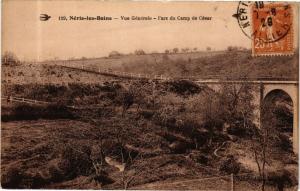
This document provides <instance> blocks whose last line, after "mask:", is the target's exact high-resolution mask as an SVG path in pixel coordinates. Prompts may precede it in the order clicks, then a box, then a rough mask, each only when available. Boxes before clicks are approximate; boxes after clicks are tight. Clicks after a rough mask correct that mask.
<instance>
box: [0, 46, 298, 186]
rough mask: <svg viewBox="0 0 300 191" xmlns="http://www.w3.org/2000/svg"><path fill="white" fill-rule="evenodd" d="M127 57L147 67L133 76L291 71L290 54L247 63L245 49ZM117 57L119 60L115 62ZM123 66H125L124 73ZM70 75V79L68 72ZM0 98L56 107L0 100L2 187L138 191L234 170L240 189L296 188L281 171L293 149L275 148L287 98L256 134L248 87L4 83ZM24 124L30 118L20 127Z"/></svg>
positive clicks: (286, 117) (286, 116)
mask: <svg viewBox="0 0 300 191" xmlns="http://www.w3.org/2000/svg"><path fill="white" fill-rule="evenodd" d="M195 51H196V50H195ZM173 52H175V51H174V50H173ZM132 56H133V58H135V59H136V58H139V59H141V60H143V62H137V61H134V62H136V63H134V62H133V61H132V62H128V63H127V64H128V66H129V65H130V66H132V67H131V69H132V70H133V71H139V70H143V71H146V72H149V73H151V72H154V71H157V72H160V73H161V74H164V73H167V74H170V75H171V74H172V75H174V76H176V75H182V74H184V75H194V74H197V75H199V76H201V75H202V74H205V72H208V71H210V70H212V69H213V70H214V71H216V72H220V73H221V74H222V75H223V74H224V73H226V72H227V73H228V74H232V76H233V77H237V76H238V75H239V77H241V76H240V74H241V73H243V72H245V73H248V75H249V76H250V77H260V76H262V75H263V74H264V73H263V72H262V73H260V72H261V69H262V68H263V67H268V66H265V65H264V64H261V63H265V64H266V65H268V64H274V65H276V66H278V68H280V71H279V69H278V70H277V68H274V70H272V71H271V74H272V75H273V74H282V75H285V76H290V74H293V71H289V70H290V69H286V68H287V67H283V66H284V65H286V63H285V61H286V62H288V63H291V65H292V66H293V67H297V64H295V63H294V62H295V61H296V60H297V59H296V58H295V57H289V58H285V59H282V58H281V57H280V58H276V59H273V58H264V57H260V58H252V57H251V55H250V52H249V51H236V50H234V51H229V52H226V53H224V52H221V53H220V54H217V55H213V56H212V57H207V56H205V57H193V55H192V54H191V55H188V56H186V57H184V56H182V57H174V56H178V55H175V54H172V53H168V54H163V55H143V54H142V55H139V56H136V55H132ZM163 56H167V57H163ZM118 59H125V56H121V57H120V58H113V59H111V60H114V61H115V60H118ZM154 59H155V62H154ZM228 59H229V60H228ZM281 59H282V60H281ZM107 60H109V61H111V60H110V58H107V59H106V61H107ZM189 60H190V61H189ZM86 62H89V60H86ZM127 64H124V65H122V67H123V68H124V69H126V65H127ZM138 64H139V67H138V66H137V65H138ZM236 65H239V66H241V68H240V70H239V71H237V73H238V74H234V72H233V71H232V68H233V67H234V66H236ZM248 65H249V66H248ZM242 66H245V68H243V67H242ZM152 67H153V68H152ZM60 69H61V68H60ZM14 70H17V67H16V68H14ZM262 71H263V70H262ZM267 71H270V70H267ZM18 72H21V71H18ZM18 72H16V71H15V74H18ZM22 72H23V74H24V76H26V75H27V73H26V72H25V71H22ZM44 72H45V73H43V74H45V75H46V76H47V77H49V76H54V75H55V76H60V75H61V73H59V70H56V69H55V67H54V66H53V67H52V68H51V67H47V68H44ZM60 72H61V71H60ZM69 74H72V78H74V79H75V77H74V76H75V74H74V73H69ZM62 75H63V74H62ZM203 76H204V75H203ZM292 76H293V75H292ZM294 76H297V75H296V74H295V75H294ZM18 77H21V75H20V76H18ZM58 78H59V77H58ZM60 79H63V76H60ZM2 91H3V92H5V94H6V95H14V96H16V97H25V98H29V99H36V100H41V101H49V102H54V103H55V104H53V105H49V106H32V105H28V104H21V105H20V104H15V103H6V102H5V101H3V103H2V113H1V115H2V121H5V120H6V121H9V122H5V123H3V124H2V126H3V131H2V132H3V137H2V140H3V141H4V142H5V143H6V142H9V144H8V145H9V146H8V147H6V148H5V152H3V154H4V155H2V166H1V184H2V186H3V187H4V188H61V189H63V188H77V189H78V188H85V189H86V188H93V189H99V188H101V189H135V188H137V187H138V186H140V187H139V188H143V186H145V185H146V184H154V183H156V184H160V185H161V186H163V185H164V182H161V181H168V180H169V181H173V182H176V181H181V180H184V179H193V178H197V179H199V178H206V177H209V176H218V175H230V174H232V173H233V174H235V176H236V177H242V176H241V174H244V173H246V174H248V175H249V176H248V177H247V179H242V178H240V179H238V180H239V181H237V182H236V184H240V183H241V184H242V183H245V184H247V186H248V187H249V189H251V188H257V184H258V183H259V184H261V185H262V186H261V187H262V189H264V188H265V190H267V188H274V187H277V188H278V189H281V188H286V187H292V186H295V185H297V181H295V177H294V174H295V173H294V172H293V171H292V170H291V169H288V168H285V165H287V164H289V165H292V164H295V163H296V164H297V161H296V160H295V156H293V154H292V153H291V152H290V151H289V149H286V148H290V145H283V144H281V143H286V142H287V141H286V139H285V137H286V136H283V134H284V133H282V131H286V132H289V131H290V130H289V128H287V127H290V126H291V122H292V118H291V115H292V114H291V111H290V108H291V107H290V103H289V102H290V101H289V100H288V99H284V100H285V101H281V102H280V103H277V104H273V105H275V106H276V107H275V108H273V110H272V112H265V113H271V114H272V115H273V116H269V117H270V118H269V119H266V121H268V122H269V124H265V127H266V128H264V129H261V130H260V129H258V128H257V127H256V126H255V124H254V123H253V120H254V116H253V110H254V109H255V107H256V106H255V105H253V99H254V98H253V96H252V91H256V90H255V89H254V88H253V87H252V86H250V85H249V84H247V83H245V84H241V85H236V84H227V85H225V86H224V87H222V88H220V89H219V90H218V91H215V90H212V89H210V88H209V87H208V86H206V85H199V84H197V83H194V82H192V81H190V80H187V79H173V80H170V81H157V80H130V79H129V80H127V79H122V80H120V79H118V78H102V81H101V82H97V83H95V82H94V83H76V82H73V83H67V84H60V85H57V84H56V85H55V84H53V83H52V84H44V85H43V84H37V83H24V84H6V83H4V84H2ZM283 97H284V96H283ZM272 101H274V100H273V99H272ZM269 104H270V103H269ZM271 105H272V104H271ZM70 106H76V108H77V109H74V108H73V109H71V107H70ZM268 108H270V107H268ZM274 116H275V117H274ZM266 117H267V116H266ZM29 119H30V120H33V121H30V122H26V121H25V120H29ZM40 119H43V120H40ZM45 119H47V120H45ZM274 119H280V121H277V120H275V121H274ZM17 120H22V121H17ZM274 126H276V127H278V128H276V129H274ZM24 129H26V130H25V131H24ZM275 130H276V131H275ZM270 131H272V132H276V133H272V134H270ZM12 132H13V133H12ZM270 135H272V136H270ZM273 135H276V136H273ZM283 137H284V138H283ZM282 140H285V141H282ZM273 151H274V152H273ZM275 151H276V152H275ZM276 153H280V154H281V155H282V156H284V159H285V160H284V161H283V160H282V158H283V157H282V156H280V157H278V156H276ZM12 159H13V160H12ZM249 164H250V165H249ZM253 166H254V168H251V167H253ZM273 166H274V168H271V167H273ZM256 167H257V168H256ZM224 181H225V180H224ZM214 183H215V180H214V182H212V183H210V185H214V186H215V184H214ZM202 185H204V186H206V185H205V183H203V184H201V185H200V186H202ZM197 186H199V182H198V184H197ZM154 188H155V187H154ZM158 188H160V187H158ZM186 188H187V187H186ZM197 188H199V187H197ZM203 189H208V186H207V187H204V188H203ZM223 189H224V188H223Z"/></svg>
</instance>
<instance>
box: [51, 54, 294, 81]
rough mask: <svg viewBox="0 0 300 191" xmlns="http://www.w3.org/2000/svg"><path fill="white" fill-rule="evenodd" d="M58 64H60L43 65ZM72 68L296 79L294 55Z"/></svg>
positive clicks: (179, 57)
mask: <svg viewBox="0 0 300 191" xmlns="http://www.w3.org/2000/svg"><path fill="white" fill-rule="evenodd" d="M45 63H48V64H62V62H61V61H56V62H45ZM65 64H67V65H72V66H81V65H92V66H97V67H100V68H111V69H114V70H118V71H126V72H133V73H147V74H164V75H167V76H172V77H184V76H196V77H205V76H208V75H217V76H218V77H221V78H222V77H225V76H229V77H232V78H239V77H251V78H261V77H265V76H272V77H284V78H294V79H297V78H298V72H297V71H298V54H295V55H294V56H280V57H275V56H274V57H252V56H251V52H250V51H232V52H228V51H219V52H209V53H208V52H199V53H187V54H168V55H166V54H151V55H139V56H137V55H128V56H121V57H118V58H99V59H90V60H83V61H80V60H77V61H68V62H66V63H65Z"/></svg>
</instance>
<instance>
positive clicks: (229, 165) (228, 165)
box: [220, 155, 241, 174]
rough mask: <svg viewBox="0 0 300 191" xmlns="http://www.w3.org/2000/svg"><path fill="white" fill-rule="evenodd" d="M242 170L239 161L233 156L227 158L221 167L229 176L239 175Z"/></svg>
mask: <svg viewBox="0 0 300 191" xmlns="http://www.w3.org/2000/svg"><path fill="white" fill-rule="evenodd" d="M240 168H241V165H240V163H239V162H237V159H236V158H235V157H234V156H232V155H229V156H227V157H226V159H225V160H223V161H222V162H221V165H220V171H222V172H226V173H228V174H231V173H233V174H237V173H238V172H239V171H240Z"/></svg>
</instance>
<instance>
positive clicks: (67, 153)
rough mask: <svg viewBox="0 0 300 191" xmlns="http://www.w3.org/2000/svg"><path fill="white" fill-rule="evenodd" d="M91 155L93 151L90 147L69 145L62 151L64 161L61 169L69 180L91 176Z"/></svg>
mask: <svg viewBox="0 0 300 191" xmlns="http://www.w3.org/2000/svg"><path fill="white" fill-rule="evenodd" d="M90 154H91V149H90V148H89V147H88V146H79V145H72V146H70V145H67V146H66V147H65V148H63V150H62V161H61V162H60V164H59V167H60V169H62V170H63V172H64V174H65V175H66V176H67V177H68V178H74V177H76V176H80V175H83V176H88V175H91V174H92V173H93V164H92V161H91V160H90Z"/></svg>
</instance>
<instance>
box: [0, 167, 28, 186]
mask: <svg viewBox="0 0 300 191" xmlns="http://www.w3.org/2000/svg"><path fill="white" fill-rule="evenodd" d="M23 179H24V174H23V172H21V171H20V169H18V168H17V167H11V168H9V169H8V170H7V172H6V173H3V172H2V176H1V186H2V187H3V188H9V189H18V188H22V187H21V183H22V180H23Z"/></svg>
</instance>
